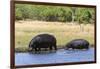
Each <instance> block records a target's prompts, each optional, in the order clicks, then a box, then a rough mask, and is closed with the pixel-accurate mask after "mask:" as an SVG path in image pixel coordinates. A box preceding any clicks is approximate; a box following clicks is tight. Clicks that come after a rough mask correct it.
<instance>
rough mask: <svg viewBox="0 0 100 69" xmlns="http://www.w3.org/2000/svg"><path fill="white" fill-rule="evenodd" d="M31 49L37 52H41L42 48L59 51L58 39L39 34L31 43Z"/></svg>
mask: <svg viewBox="0 0 100 69" xmlns="http://www.w3.org/2000/svg"><path fill="white" fill-rule="evenodd" d="M29 48H31V50H35V51H41V48H49V49H50V50H52V49H53V48H54V49H55V50H57V46H56V38H55V37H54V36H53V35H51V34H39V35H37V36H35V37H34V38H33V39H32V40H31V41H30V43H29Z"/></svg>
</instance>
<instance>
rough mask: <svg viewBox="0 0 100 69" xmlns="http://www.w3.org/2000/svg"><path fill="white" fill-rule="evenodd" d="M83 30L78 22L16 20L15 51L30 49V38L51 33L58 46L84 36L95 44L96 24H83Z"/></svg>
mask: <svg viewBox="0 0 100 69" xmlns="http://www.w3.org/2000/svg"><path fill="white" fill-rule="evenodd" d="M82 27H83V31H82V30H81V28H80V25H78V24H70V23H60V22H59V23H58V22H42V21H16V22H15V51H16V52H18V51H22V52H25V51H27V50H28V44H29V42H30V40H31V39H32V38H33V37H34V36H36V35H38V34H40V33H49V34H52V35H54V36H55V37H56V39H57V46H58V47H59V46H60V47H61V46H64V45H65V44H66V43H67V42H69V41H70V40H72V39H77V38H83V39H86V40H88V41H89V42H90V44H94V25H91V24H87V25H83V26H82Z"/></svg>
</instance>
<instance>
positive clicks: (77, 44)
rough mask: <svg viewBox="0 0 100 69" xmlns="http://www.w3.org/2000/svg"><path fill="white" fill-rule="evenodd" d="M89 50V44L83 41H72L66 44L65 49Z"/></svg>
mask: <svg viewBox="0 0 100 69" xmlns="http://www.w3.org/2000/svg"><path fill="white" fill-rule="evenodd" d="M70 48H71V49H89V42H88V41H87V40H85V39H74V40H72V41H70V42H69V43H67V44H66V49H70Z"/></svg>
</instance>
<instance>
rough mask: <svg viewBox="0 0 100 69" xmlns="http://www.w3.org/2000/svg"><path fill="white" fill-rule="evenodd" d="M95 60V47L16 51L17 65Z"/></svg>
mask: <svg viewBox="0 0 100 69" xmlns="http://www.w3.org/2000/svg"><path fill="white" fill-rule="evenodd" d="M80 61H94V48H90V49H89V50H64V49H59V50H57V51H41V52H37V53H35V52H31V53H15V64H16V65H30V64H49V63H64V62H65V63H66V62H80Z"/></svg>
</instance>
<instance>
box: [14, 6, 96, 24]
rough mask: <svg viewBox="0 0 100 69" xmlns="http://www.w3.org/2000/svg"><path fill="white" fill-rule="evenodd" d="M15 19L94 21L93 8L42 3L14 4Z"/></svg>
mask: <svg viewBox="0 0 100 69" xmlns="http://www.w3.org/2000/svg"><path fill="white" fill-rule="evenodd" d="M15 7H16V8H15V14H16V17H15V18H16V20H25V19H31V20H40V21H60V22H75V21H77V22H78V23H79V24H80V23H84V24H86V23H94V19H95V11H94V9H93V8H79V7H67V6H66V7H61V6H47V5H46V6H44V5H28V4H16V5H15Z"/></svg>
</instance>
